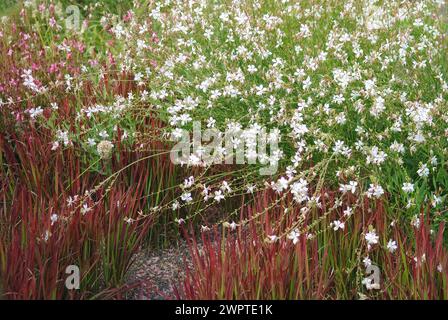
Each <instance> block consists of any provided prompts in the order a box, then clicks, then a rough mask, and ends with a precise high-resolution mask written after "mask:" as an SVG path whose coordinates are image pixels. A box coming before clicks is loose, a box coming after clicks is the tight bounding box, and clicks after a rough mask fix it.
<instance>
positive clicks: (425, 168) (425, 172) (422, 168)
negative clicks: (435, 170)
mask: <svg viewBox="0 0 448 320" xmlns="http://www.w3.org/2000/svg"><path fill="white" fill-rule="evenodd" d="M417 174H418V175H419V176H420V177H424V178H426V177H427V176H428V175H429V169H428V166H427V165H426V164H424V163H423V164H421V165H420V168H419V169H418V170H417Z"/></svg>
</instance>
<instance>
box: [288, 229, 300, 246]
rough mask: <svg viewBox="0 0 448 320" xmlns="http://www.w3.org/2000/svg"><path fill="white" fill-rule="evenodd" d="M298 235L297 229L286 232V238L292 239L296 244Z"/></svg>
mask: <svg viewBox="0 0 448 320" xmlns="http://www.w3.org/2000/svg"><path fill="white" fill-rule="evenodd" d="M299 237H300V233H299V232H298V230H297V229H295V230H293V231H291V232H290V233H289V234H288V239H290V240H292V243H294V244H297V242H299Z"/></svg>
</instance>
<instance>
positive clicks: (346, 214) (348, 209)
mask: <svg viewBox="0 0 448 320" xmlns="http://www.w3.org/2000/svg"><path fill="white" fill-rule="evenodd" d="M352 214H353V208H350V207H347V209H345V210H344V216H346V217H347V218H348V217H350V216H351V215H352Z"/></svg>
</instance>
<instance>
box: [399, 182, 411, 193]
mask: <svg viewBox="0 0 448 320" xmlns="http://www.w3.org/2000/svg"><path fill="white" fill-rule="evenodd" d="M401 189H402V190H403V191H404V192H406V193H411V192H414V185H413V184H412V183H409V182H405V183H403V187H402V188H401Z"/></svg>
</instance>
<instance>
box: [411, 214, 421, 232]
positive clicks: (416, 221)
mask: <svg viewBox="0 0 448 320" xmlns="http://www.w3.org/2000/svg"><path fill="white" fill-rule="evenodd" d="M411 225H412V226H414V227H415V228H417V229H419V228H420V218H419V217H417V216H414V218H412V221H411Z"/></svg>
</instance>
